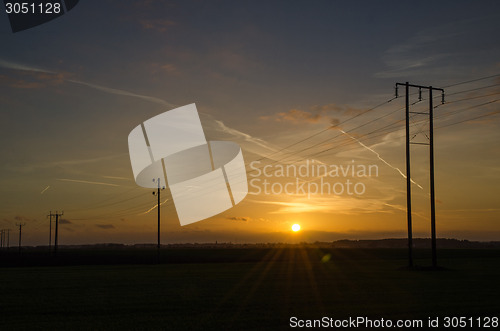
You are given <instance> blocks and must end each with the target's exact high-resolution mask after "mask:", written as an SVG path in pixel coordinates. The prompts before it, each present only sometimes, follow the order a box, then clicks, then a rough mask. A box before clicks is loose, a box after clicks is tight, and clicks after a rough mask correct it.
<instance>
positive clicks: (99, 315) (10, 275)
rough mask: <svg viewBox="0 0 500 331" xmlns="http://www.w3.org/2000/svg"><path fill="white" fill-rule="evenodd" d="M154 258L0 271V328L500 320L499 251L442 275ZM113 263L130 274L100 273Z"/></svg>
mask: <svg viewBox="0 0 500 331" xmlns="http://www.w3.org/2000/svg"><path fill="white" fill-rule="evenodd" d="M415 253H416V257H417V258H416V263H417V264H420V265H428V264H429V263H430V262H429V261H428V260H424V259H419V257H423V256H429V252H428V251H425V250H417V251H416V252H415ZM154 254H155V252H154V251H150V250H136V251H128V250H125V251H122V252H104V251H76V250H75V251H61V252H60V259H61V260H62V261H64V263H69V262H70V261H72V262H73V264H74V265H69V266H24V267H4V268H0V280H1V283H0V293H1V295H0V317H1V327H0V328H1V329H2V330H13V329H26V330H33V329H47V330H49V329H52V330H54V329H71V330H75V329H92V330H95V329H121V330H123V329H148V330H151V329H163V330H167V329H168V330H184V329H205V330H206V329H220V330H229V329H233V330H241V329H248V330H254V329H269V330H276V329H288V328H289V320H290V317H292V316H296V317H298V318H300V319H315V318H316V319H317V318H321V317H323V316H328V317H333V318H336V319H343V318H349V317H353V318H355V317H357V316H366V317H369V318H372V319H381V318H384V319H392V320H394V321H396V320H397V319H404V318H411V319H422V320H423V321H424V323H427V319H428V317H437V316H439V317H444V316H456V317H461V316H465V317H470V316H482V317H485V316H497V317H498V316H499V315H500V314H499V312H500V300H499V298H500V285H499V280H500V251H498V250H441V251H439V263H440V265H441V266H443V267H445V268H446V269H444V270H438V271H436V270H434V271H431V270H408V269H405V268H403V267H404V266H405V265H406V263H407V262H406V259H405V258H406V250H399V249H386V250H380V249H379V250H370V249H366V250H362V249H313V248H308V249H304V248H300V247H298V248H283V249H280V248H274V249H226V250H224V249H220V250H219V249H205V250H203V249H177V250H169V251H165V252H162V257H163V259H164V260H163V262H167V263H163V264H160V265H154V264H146V263H147V262H150V261H152V260H151V257H152V256H153V257H155V255H154ZM127 256H128V260H127ZM98 257H100V258H98ZM25 259H26V261H28V262H29V263H28V262H26V261H25V264H26V263H27V264H31V265H32V264H33V263H35V261H37V259H41V260H43V258H42V257H41V256H38V257H37V256H36V254H35V255H31V257H30V255H29V254H28V255H27V256H25ZM92 259H94V260H96V261H97V262H100V264H101V265H88V264H87V263H84V262H89V261H90V260H92ZM113 259H114V260H115V261H121V260H123V261H122V262H126V261H129V262H130V261H131V262H134V263H137V264H116V265H107V264H104V262H106V261H108V262H109V261H111V260H113ZM0 261H2V262H4V263H3V265H5V264H6V263H8V264H11V265H13V264H16V263H14V257H11V258H9V257H7V258H6V257H5V256H4V257H3V258H2V259H0ZM30 261H31V262H30ZM43 261H44V263H43V264H47V263H49V262H50V261H51V260H49V259H47V260H43ZM78 261H80V263H78ZM141 261H142V263H144V264H140V263H141ZM153 261H154V259H153ZM69 264H71V263H69ZM393 329H396V328H393Z"/></svg>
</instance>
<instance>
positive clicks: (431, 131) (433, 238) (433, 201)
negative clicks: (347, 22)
mask: <svg viewBox="0 0 500 331" xmlns="http://www.w3.org/2000/svg"><path fill="white" fill-rule="evenodd" d="M399 85H404V86H405V88H406V192H407V193H406V204H407V214H408V251H409V265H410V267H412V266H413V257H412V230H411V177H410V143H411V142H410V118H409V115H410V99H409V88H410V87H416V88H418V89H419V100H421V90H422V89H428V90H429V144H426V143H418V142H415V143H413V144H418V145H429V164H430V174H429V177H430V198H431V246H432V266H433V267H434V268H435V267H437V248H436V197H435V194H434V104H433V94H432V92H433V91H434V90H437V91H441V103H443V104H444V90H443V89H441V88H435V87H432V86H421V85H413V84H409V83H408V82H406V83H405V84H402V83H396V97H398V86H399ZM416 114H425V113H418V112H417V113H416Z"/></svg>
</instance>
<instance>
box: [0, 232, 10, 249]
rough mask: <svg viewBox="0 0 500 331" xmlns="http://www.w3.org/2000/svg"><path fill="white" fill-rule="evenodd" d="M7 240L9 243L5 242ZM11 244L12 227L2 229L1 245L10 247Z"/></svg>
mask: <svg viewBox="0 0 500 331" xmlns="http://www.w3.org/2000/svg"><path fill="white" fill-rule="evenodd" d="M5 234H7V240H5V237H6V236H5ZM5 242H7V244H6V243H5ZM9 246H10V229H3V230H0V247H1V248H7V249H9Z"/></svg>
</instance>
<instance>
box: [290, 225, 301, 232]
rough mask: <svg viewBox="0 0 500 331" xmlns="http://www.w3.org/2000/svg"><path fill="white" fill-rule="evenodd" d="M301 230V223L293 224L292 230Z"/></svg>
mask: <svg viewBox="0 0 500 331" xmlns="http://www.w3.org/2000/svg"><path fill="white" fill-rule="evenodd" d="M299 230H300V225H299V224H294V225H292V231H293V232H297V231H299Z"/></svg>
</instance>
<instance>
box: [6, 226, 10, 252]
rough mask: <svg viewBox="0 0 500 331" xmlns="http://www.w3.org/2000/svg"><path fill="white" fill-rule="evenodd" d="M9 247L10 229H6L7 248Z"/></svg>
mask: <svg viewBox="0 0 500 331" xmlns="http://www.w3.org/2000/svg"><path fill="white" fill-rule="evenodd" d="M9 247H10V229H7V250H8V249H9Z"/></svg>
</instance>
